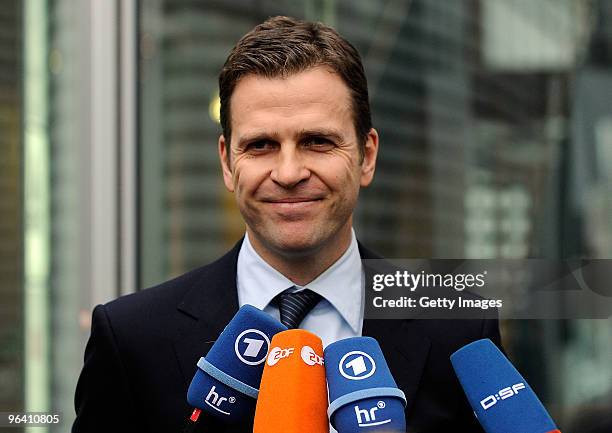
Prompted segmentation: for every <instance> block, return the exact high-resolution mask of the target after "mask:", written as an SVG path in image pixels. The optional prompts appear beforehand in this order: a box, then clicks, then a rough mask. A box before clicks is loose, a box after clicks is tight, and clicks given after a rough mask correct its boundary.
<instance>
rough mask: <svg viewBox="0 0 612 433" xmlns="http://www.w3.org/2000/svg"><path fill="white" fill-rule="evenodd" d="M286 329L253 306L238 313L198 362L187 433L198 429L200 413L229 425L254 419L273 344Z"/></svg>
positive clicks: (190, 401) (245, 307) (191, 395)
mask: <svg viewBox="0 0 612 433" xmlns="http://www.w3.org/2000/svg"><path fill="white" fill-rule="evenodd" d="M285 329H287V327H286V326H285V325H283V324H282V323H280V322H279V321H277V320H275V319H274V318H272V317H271V316H270V315H269V314H267V313H264V312H263V311H261V310H259V309H257V308H255V307H253V306H252V305H244V306H242V307H241V308H240V309H239V310H238V312H237V313H236V315H235V316H234V318H233V319H232V320H231V321H230V322H229V323H228V324H227V326H226V327H225V329H223V332H221V334H220V335H219V338H217V340H216V341H215V344H214V345H213V346H212V347H211V348H210V351H209V352H208V354H207V355H206V356H205V357H202V358H200V360H199V361H198V364H197V365H198V369H197V371H196V373H195V376H194V377H193V380H192V381H191V384H190V385H189V390H188V391H187V401H188V402H189V404H190V405H191V406H192V407H194V408H196V409H195V410H194V412H193V414H192V415H191V417H190V418H189V421H188V426H187V428H186V429H185V430H188V428H189V427H190V426H191V427H195V424H196V423H197V422H198V420H199V416H200V413H201V411H204V412H205V413H207V414H209V415H212V416H214V417H216V418H219V419H221V420H223V421H225V422H230V423H231V422H237V421H240V420H242V419H244V417H246V416H249V415H252V413H253V410H254V409H255V401H256V399H257V394H258V392H259V382H260V380H261V374H262V371H263V366H264V362H265V360H266V355H267V354H268V349H269V346H270V340H271V339H272V337H273V336H274V334H276V333H278V332H280V331H283V330H285Z"/></svg>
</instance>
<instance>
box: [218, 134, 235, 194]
mask: <svg viewBox="0 0 612 433" xmlns="http://www.w3.org/2000/svg"><path fill="white" fill-rule="evenodd" d="M218 146H219V149H218V151H219V161H220V162H221V171H222V172H223V183H224V184H225V187H226V188H227V189H228V191H229V192H234V176H233V175H232V168H231V161H230V154H229V152H228V151H227V146H226V145H225V137H224V136H223V134H221V135H220V136H219V144H218Z"/></svg>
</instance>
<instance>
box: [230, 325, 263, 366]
mask: <svg viewBox="0 0 612 433" xmlns="http://www.w3.org/2000/svg"><path fill="white" fill-rule="evenodd" d="M269 347H270V340H269V339H268V336H267V335H266V334H264V333H263V332H261V331H260V330H259V329H247V330H246V331H242V332H241V333H240V335H239V336H238V337H237V338H236V342H235V343H234V351H235V352H236V356H237V357H238V359H239V360H241V361H242V362H244V363H245V364H247V365H258V364H261V363H262V362H264V361H265V360H266V355H268V349H269Z"/></svg>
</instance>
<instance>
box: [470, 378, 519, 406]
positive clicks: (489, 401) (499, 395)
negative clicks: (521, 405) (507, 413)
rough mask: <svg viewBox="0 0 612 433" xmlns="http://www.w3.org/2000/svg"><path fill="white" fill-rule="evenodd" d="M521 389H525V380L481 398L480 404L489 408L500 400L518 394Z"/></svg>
mask: <svg viewBox="0 0 612 433" xmlns="http://www.w3.org/2000/svg"><path fill="white" fill-rule="evenodd" d="M521 389H525V384H524V383H523V382H519V383H515V384H514V385H512V386H508V387H506V388H502V389H500V390H499V391H498V392H496V393H495V394H491V395H489V396H487V397H485V398H483V399H482V400H480V405H481V406H482V408H483V409H484V410H487V409H489V408H490V407H493V406H495V405H496V404H497V402H498V401H500V400H505V399H507V398H510V397H513V396H515V395H517V394H518V393H519V391H520V390H521Z"/></svg>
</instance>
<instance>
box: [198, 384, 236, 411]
mask: <svg viewBox="0 0 612 433" xmlns="http://www.w3.org/2000/svg"><path fill="white" fill-rule="evenodd" d="M215 389H216V387H215V386H214V385H213V387H212V388H210V391H209V392H208V395H207V396H206V398H205V399H204V403H206V404H207V405H209V406H210V407H212V408H213V409H214V410H216V411H217V412H221V413H222V414H223V415H229V414H230V413H229V412H227V411H225V410H222V409H221V404H223V402H225V401H227V402H228V403H230V404H232V403H235V402H236V397H229V398H227V397H220V396H219V393H218V392H216V391H215Z"/></svg>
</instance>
